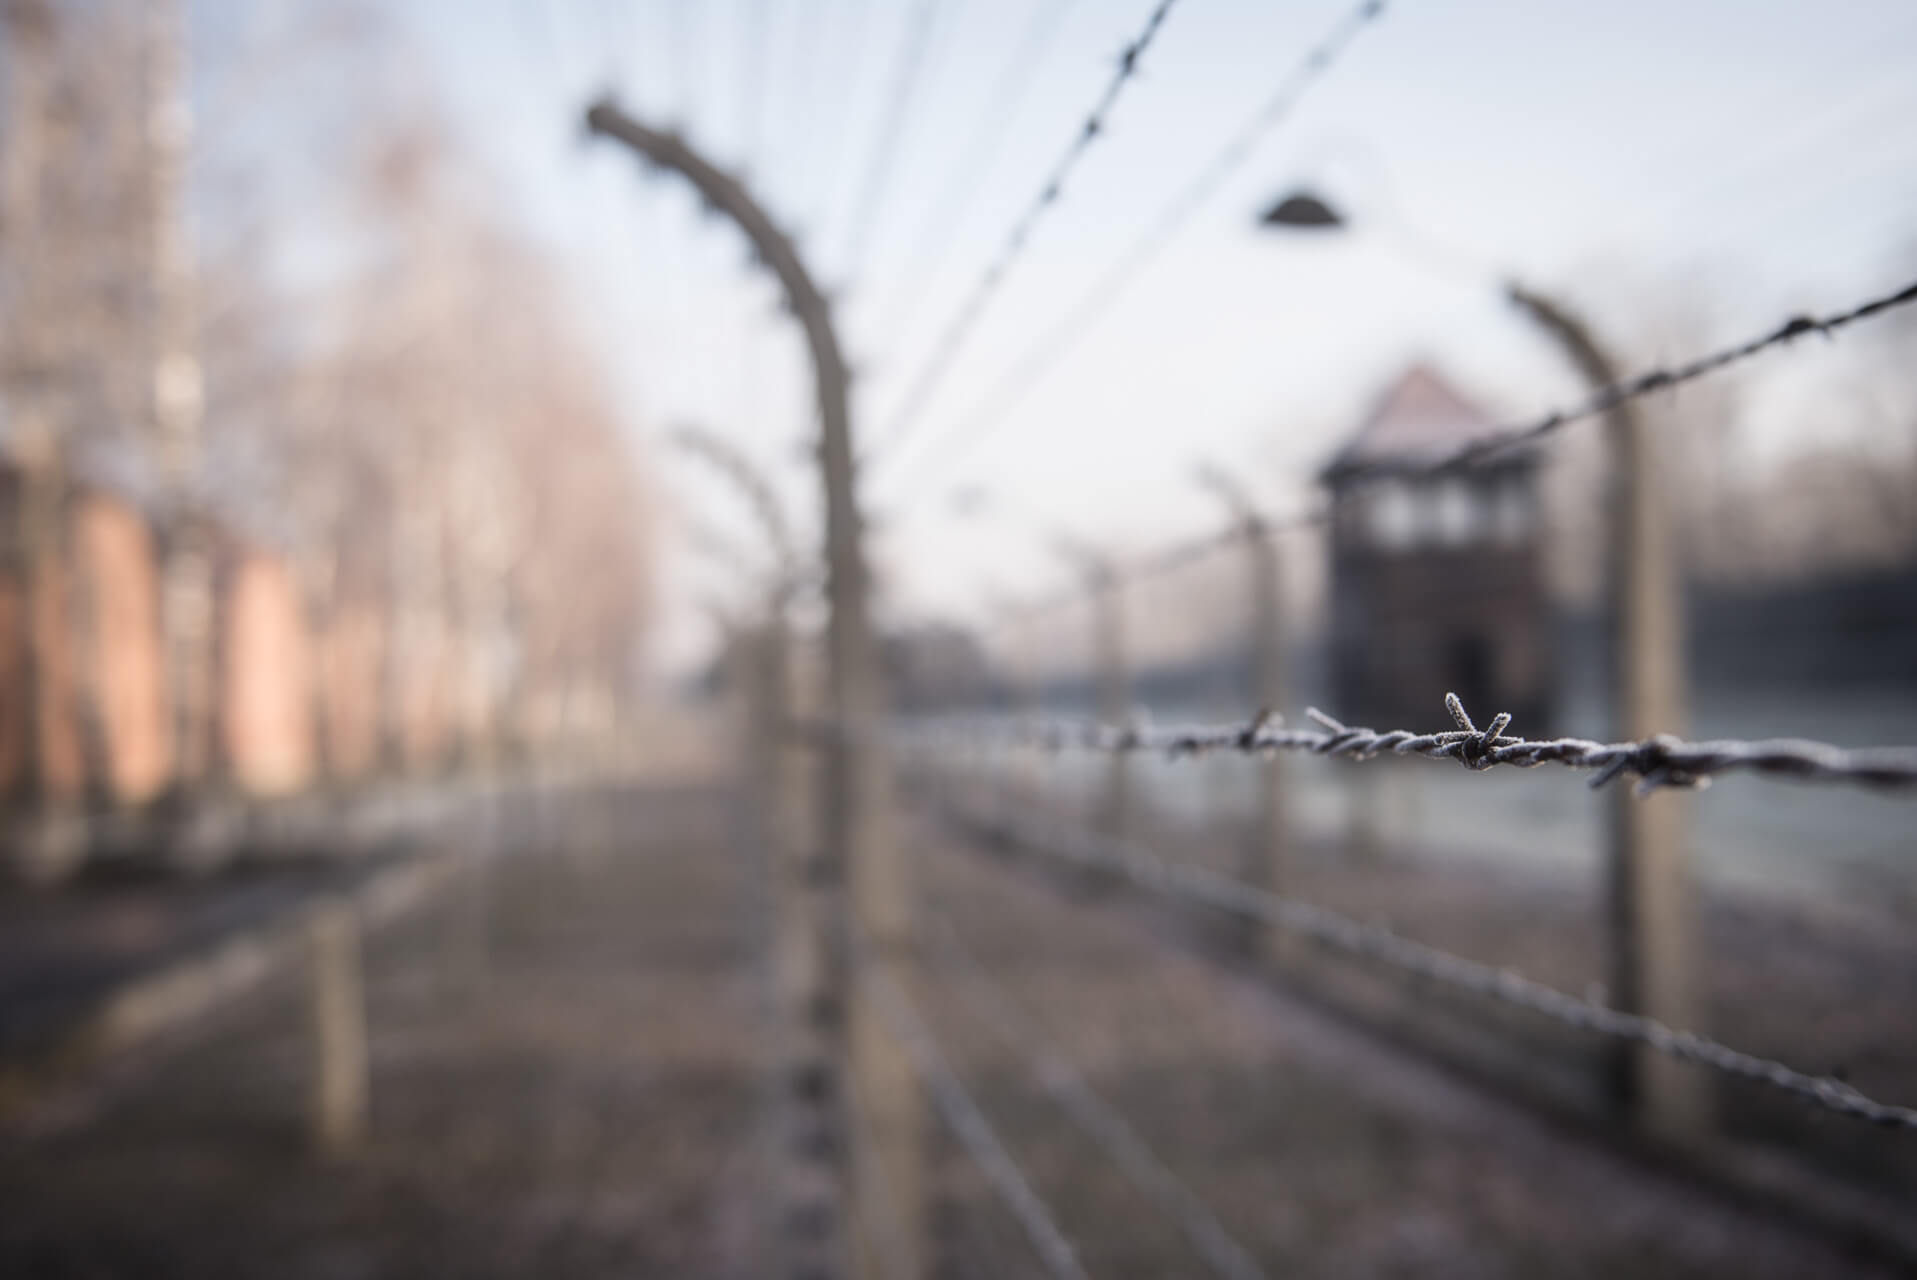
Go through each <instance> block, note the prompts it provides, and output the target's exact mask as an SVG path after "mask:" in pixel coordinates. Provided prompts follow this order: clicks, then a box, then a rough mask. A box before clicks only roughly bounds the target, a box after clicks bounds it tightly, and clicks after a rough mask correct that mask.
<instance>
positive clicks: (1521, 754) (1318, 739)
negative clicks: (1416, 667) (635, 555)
mask: <svg viewBox="0 0 1917 1280" xmlns="http://www.w3.org/2000/svg"><path fill="white" fill-rule="evenodd" d="M1444 705H1445V709H1446V710H1447V711H1449V712H1450V713H1451V718H1452V720H1453V722H1454V723H1455V724H1456V725H1457V728H1455V729H1447V730H1442V731H1440V732H1437V733H1414V732H1412V731H1411V730H1409V729H1388V730H1383V731H1380V730H1377V729H1365V728H1358V727H1354V726H1350V725H1346V724H1344V723H1343V722H1341V721H1338V720H1334V719H1332V718H1331V717H1330V716H1328V715H1326V714H1325V713H1324V712H1322V711H1320V710H1318V709H1317V708H1316V707H1312V708H1309V709H1307V710H1306V712H1305V714H1306V715H1307V716H1309V717H1310V718H1311V719H1312V720H1313V721H1314V722H1315V723H1316V724H1317V725H1318V726H1319V727H1318V728H1316V729H1286V728H1283V727H1275V726H1278V720H1277V717H1275V716H1272V715H1270V714H1268V713H1261V714H1260V715H1258V716H1255V717H1253V718H1252V719H1251V720H1249V721H1247V722H1245V723H1243V724H1221V725H1186V726H1172V727H1165V728H1160V727H1157V726H1154V725H1149V724H1147V725H1124V726H1114V725H1106V724H1099V723H1096V722H1090V721H1087V722H1082V723H1074V722H1066V721H1053V722H1044V723H1032V724H1024V725H1012V726H1005V727H999V728H976V727H957V726H950V725H942V726H926V727H924V728H922V729H918V730H914V731H913V732H911V733H910V734H909V735H908V740H910V741H913V742H919V741H924V742H927V743H930V744H932V745H939V746H943V745H950V744H957V745H975V744H991V743H1001V744H1004V745H1014V746H1032V747H1039V748H1042V749H1044V750H1048V751H1067V750H1083V751H1097V752H1120V753H1127V752H1144V753H1147V754H1158V755H1164V756H1167V757H1172V758H1176V757H1179V756H1195V755H1205V754H1207V753H1210V752H1217V751H1226V752H1240V753H1243V754H1248V755H1264V754H1267V753H1269V752H1273V751H1309V752H1311V753H1312V754H1314V755H1321V756H1336V757H1340V758H1344V759H1350V760H1370V759H1373V758H1375V757H1377V756H1379V755H1384V754H1387V753H1389V754H1391V755H1401V756H1405V755H1409V756H1423V757H1424V758H1426V759H1428V760H1455V761H1457V762H1458V763H1459V764H1462V765H1463V766H1464V767H1465V768H1467V769H1471V770H1484V769H1490V768H1493V767H1495V766H1498V765H1510V766H1512V767H1514V768H1519V769H1534V768H1536V767H1538V766H1539V765H1544V764H1558V765H1564V766H1566V767H1568V768H1572V769H1592V770H1596V775H1595V776H1594V777H1593V778H1592V779H1591V786H1592V787H1593V788H1596V787H1602V786H1604V785H1605V784H1606V783H1608V782H1611V781H1612V780H1614V779H1616V778H1619V777H1621V776H1624V775H1626V774H1628V775H1630V776H1632V777H1635V778H1636V779H1637V787H1636V789H1637V792H1638V794H1640V795H1644V794H1648V793H1649V792H1651V791H1655V790H1657V789H1658V788H1660V787H1688V788H1699V787H1703V786H1706V785H1708V784H1709V782H1710V780H1711V779H1712V778H1713V777H1715V776H1716V775H1718V774H1725V773H1752V774H1756V775H1757V776H1759V777H1763V778H1787V779H1791V780H1793V781H1797V782H1822V783H1851V784H1856V785H1860V786H1865V787H1876V788H1881V789H1885V790H1910V789H1914V788H1917V747H1838V746H1832V745H1831V744H1830V743H1827V742H1812V741H1810V740H1808V739H1803V738H1767V739H1761V740H1757V741H1746V740H1742V739H1734V738H1722V739H1714V740H1711V741H1706V742H1686V741H1684V740H1683V739H1681V738H1676V737H1673V736H1671V735H1669V734H1659V735H1657V736H1655V737H1651V738H1646V739H1644V740H1643V741H1641V742H1610V743H1606V742H1595V741H1592V740H1591V739H1588V738H1536V739H1533V738H1523V737H1518V736H1516V735H1512V734H1507V733H1505V729H1506V728H1508V727H1509V726H1510V723H1511V716H1510V714H1509V713H1508V712H1501V713H1500V714H1498V715H1497V716H1495V717H1493V718H1492V720H1491V722H1490V723H1489V724H1488V725H1487V726H1485V728H1484V729H1482V730H1480V729H1479V728H1478V727H1477V726H1476V725H1475V724H1473V723H1472V720H1471V717H1470V715H1469V714H1468V713H1467V712H1466V711H1465V709H1464V704H1463V703H1462V702H1461V701H1459V699H1458V695H1457V694H1455V693H1447V694H1445V695H1444Z"/></svg>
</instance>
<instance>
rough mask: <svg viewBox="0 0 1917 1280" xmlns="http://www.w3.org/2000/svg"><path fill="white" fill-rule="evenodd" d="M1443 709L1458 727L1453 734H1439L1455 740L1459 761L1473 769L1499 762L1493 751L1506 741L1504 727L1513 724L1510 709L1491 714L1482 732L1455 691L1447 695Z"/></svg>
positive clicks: (1484, 767) (1451, 741) (1443, 737)
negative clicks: (1449, 714)
mask: <svg viewBox="0 0 1917 1280" xmlns="http://www.w3.org/2000/svg"><path fill="white" fill-rule="evenodd" d="M1444 709H1445V710H1446V711H1449V712H1450V713H1451V719H1452V721H1453V723H1455V724H1456V725H1457V726H1458V731H1457V732H1456V733H1452V734H1440V735H1439V737H1440V738H1441V739H1445V738H1448V739H1450V743H1451V744H1455V745H1456V747H1457V750H1456V752H1455V754H1456V756H1457V759H1458V763H1459V764H1462V765H1463V766H1464V767H1465V768H1467V769H1471V770H1474V771H1476V770H1481V769H1489V768H1490V767H1491V766H1492V765H1494V764H1496V763H1498V761H1497V758H1496V755H1495V754H1494V753H1495V752H1496V751H1497V749H1498V748H1499V747H1500V746H1504V745H1507V744H1505V743H1504V742H1503V741H1502V739H1503V737H1504V731H1505V730H1506V729H1508V728H1509V727H1510V726H1511V713H1510V712H1509V711H1500V712H1498V714H1497V715H1495V716H1493V717H1491V723H1490V724H1488V725H1486V726H1485V728H1484V730H1483V731H1482V732H1480V731H1479V729H1478V726H1477V725H1475V724H1473V723H1472V722H1471V713H1470V712H1468V711H1466V710H1465V709H1464V701H1463V699H1461V698H1459V697H1458V695H1457V694H1455V693H1447V694H1445V695H1444Z"/></svg>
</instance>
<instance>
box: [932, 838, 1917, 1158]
mask: <svg viewBox="0 0 1917 1280" xmlns="http://www.w3.org/2000/svg"><path fill="white" fill-rule="evenodd" d="M944 813H945V815H946V816H947V817H948V818H949V819H951V820H953V821H955V822H956V823H957V824H958V825H960V826H962V827H964V828H967V829H969V830H970V831H972V832H973V833H974V834H976V835H979V836H983V837H987V838H991V839H995V840H999V841H1003V842H1006V843H1009V844H1011V845H1013V846H1015V847H1017V848H1019V849H1021V850H1024V851H1026V852H1029V853H1033V854H1036V855H1039V856H1042V857H1051V858H1054V859H1057V860H1060V861H1064V862H1069V863H1072V864H1075V865H1077V866H1081V867H1086V866H1089V867H1093V868H1097V869H1101V870H1104V871H1108V872H1115V873H1117V874H1118V875H1120V876H1122V877H1123V878H1125V879H1127V880H1130V881H1131V882H1132V883H1133V884H1136V885H1137V886H1138V887H1140V888H1141V889H1145V890H1147V891H1149V892H1153V893H1158V894H1163V895H1165V896H1168V897H1175V898H1179V899H1181V900H1184V901H1187V902H1191V903H1195V904H1197V905H1199V906H1204V907H1209V908H1212V909H1214V910H1219V911H1224V912H1227V913H1229V914H1232V915H1236V916H1239V917H1242V918H1245V919H1249V920H1252V921H1255V922H1258V923H1261V924H1265V925H1269V926H1271V927H1273V928H1277V929H1282V930H1286V931H1288V932H1290V933H1294V934H1298V935H1300V936H1302V937H1306V938H1309V939H1311V940H1312V941H1314V942H1316V943H1317V944H1319V945H1321V946H1325V947H1329V948H1331V949H1333V950H1337V951H1342V952H1345V953H1347V954H1349V955H1353V956H1356V957H1359V958H1361V959H1364V960H1367V961H1371V962H1373V963H1376V964H1379V965H1382V966H1384V967H1386V968H1390V969H1396V970H1398V971H1399V972H1401V973H1405V974H1409V975H1411V976H1413V977H1417V978H1422V979H1427V980H1429V981H1432V982H1437V983H1441V984H1443V985H1444V986H1448V987H1452V988H1455V989H1457V990H1460V991H1466V992H1469V993H1471V994H1473V995H1477V996H1482V997H1484V998H1487V999H1490V1000H1495V1001H1498V1002H1499V1003H1501V1004H1506V1005H1511V1006H1513V1007H1515V1008H1519V1009H1523V1010H1525V1011H1527V1012H1529V1013H1532V1014H1536V1015H1538V1016H1540V1017H1544V1018H1548V1019H1550V1020H1552V1021H1554V1022H1557V1023H1560V1024H1562V1025H1564V1026H1567V1027H1572V1028H1574V1029H1576V1030H1579V1031H1585V1032H1589V1033H1591V1034H1594V1035H1599V1036H1603V1037H1606V1038H1607V1039H1612V1040H1619V1041H1624V1042H1628V1043H1632V1044H1640V1045H1643V1046H1645V1047H1646V1048H1648V1049H1651V1050H1653V1051H1654V1052H1657V1053H1661V1054H1664V1055H1666V1056H1668V1057H1671V1058H1676V1059H1678V1060H1680V1061H1684V1062H1693V1063H1696V1064H1698V1065H1699V1066H1702V1067H1705V1068H1708V1069H1710V1070H1712V1071H1717V1072H1719V1073H1721V1074H1723V1075H1727V1076H1733V1077H1736V1078H1738V1079H1741V1080H1749V1081H1752V1082H1754V1083H1757V1084H1762V1085H1768V1086H1769V1087H1771V1088H1773V1089H1778V1090H1781V1091H1782V1092H1784V1093H1787V1094H1790V1095H1791V1096H1793V1097H1795V1098H1798V1099H1799V1100H1801V1101H1803V1102H1806V1103H1809V1104H1811V1105H1813V1106H1816V1107H1820V1108H1822V1109H1824V1110H1827V1111H1832V1112H1836V1113H1838V1114H1840V1115H1846V1116H1850V1117H1852V1118H1854V1119H1858V1120H1865V1121H1868V1122H1870V1123H1871V1124H1875V1125H1879V1126H1882V1127H1884V1128H1889V1129H1898V1130H1902V1131H1904V1132H1917V1108H1912V1107H1903V1106H1896V1105H1893V1104H1890V1103H1885V1102H1879V1101H1877V1100H1876V1099H1874V1098H1871V1097H1869V1096H1867V1095H1866V1094H1864V1093H1862V1092H1860V1091H1859V1090H1857V1089H1855V1088H1853V1087H1852V1086H1850V1085H1848V1084H1846V1083H1844V1082H1843V1081H1842V1080H1837V1079H1833V1078H1832V1077H1829V1076H1813V1075H1809V1074H1807V1073H1805V1072H1802V1071H1798V1070H1796V1069H1795V1068H1793V1067H1790V1066H1788V1065H1786V1064H1785V1063H1782V1062H1778V1061H1775V1060H1774V1059H1770V1058H1760V1057H1757V1056H1756V1055H1754V1054H1749V1053H1744V1052H1742V1051H1740V1050H1737V1049H1733V1048H1731V1047H1729V1046H1728V1045H1725V1044H1721V1043H1719V1042H1718V1041H1716V1040H1712V1039H1711V1038H1709V1037H1708V1036H1702V1035H1699V1034H1697V1033H1696V1032H1693V1031H1679V1030H1676V1029H1674V1028H1672V1027H1668V1026H1666V1025H1665V1024H1663V1023H1661V1022H1658V1021H1657V1020H1655V1019H1653V1018H1647V1017H1645V1016H1643V1015H1642V1014H1635V1013H1625V1012H1622V1011H1620V1010H1617V1009H1612V1008H1609V1007H1607V1006H1605V1005H1601V1004H1597V1003H1595V1002H1593V1001H1590V1000H1585V999H1581V998H1579V997H1577V996H1573V995H1569V994H1567V993H1565V992H1562V991H1559V990H1558V989H1556V988H1555V987H1548V986H1545V985H1544V984H1543V983H1541V982H1536V981H1533V980H1532V979H1530V978H1526V977H1524V976H1523V975H1522V974H1518V973H1514V972H1513V971H1511V970H1509V969H1500V968H1496V967H1494V966H1492V965H1488V964H1482V963H1480V962H1478V961H1476V960H1467V959H1465V958H1464V957H1463V956H1459V955H1454V954H1453V953H1451V952H1449V951H1441V950H1439V949H1438V948H1436V947H1432V946H1427V945H1425V944H1424V943H1422V942H1413V941H1412V940H1411V939H1409V938H1403V937H1400V936H1399V935H1397V934H1395V933H1393V932H1391V931H1390V930H1389V929H1386V928H1383V927H1381V926H1379V925H1375V924H1366V923H1364V922H1362V921H1358V920H1354V919H1352V918H1351V917H1349V916H1346V915H1341V914H1339V913H1338V912H1336V911H1332V910H1330V909H1328V908H1325V907H1320V906H1317V905H1315V904H1312V903H1308V902H1301V901H1299V900H1297V899H1295V898H1287V897H1282V896H1280V895H1278V894H1275V893H1271V892H1268V891H1266V890H1263V889H1259V888H1255V887H1253V886H1252V885H1248V884H1245V883H1243V882H1241V881H1238V880H1233V879H1232V878H1230V877H1229V876H1225V875H1221V874H1220V873H1218V872H1215V871H1209V870H1206V869H1205V868H1203V867H1199V866H1194V865H1192V864H1190V863H1183V862H1179V863H1174V862H1169V861H1166V860H1164V859H1162V858H1159V857H1157V856H1155V855H1153V854H1151V853H1149V852H1147V851H1145V850H1143V849H1140V848H1137V847H1135V846H1131V845H1126V844H1121V843H1120V842H1118V841H1115V840H1112V839H1111V838H1109V837H1107V836H1103V835H1099V834H1096V833H1094V832H1091V831H1087V830H1084V829H1082V828H1078V827H1074V826H1067V825H1064V824H1047V825H1046V826H1044V827H1043V828H1039V827H1037V826H1035V825H1033V824H1027V823H1020V822H1018V821H1016V820H1014V819H1010V818H1007V817H1005V816H1002V815H997V816H993V817H989V818H987V817H982V816H979V815H976V814H968V813H964V812H962V811H960V810H959V809H957V808H956V807H954V806H948V807H946V808H945V810H944Z"/></svg>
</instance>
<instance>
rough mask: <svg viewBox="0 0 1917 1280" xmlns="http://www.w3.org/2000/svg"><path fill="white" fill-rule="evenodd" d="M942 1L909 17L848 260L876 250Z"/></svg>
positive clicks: (926, 2)
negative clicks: (875, 236)
mask: <svg viewBox="0 0 1917 1280" xmlns="http://www.w3.org/2000/svg"><path fill="white" fill-rule="evenodd" d="M938 10H939V0H919V4H918V6H917V7H916V8H914V9H913V10H912V14H911V16H910V17H909V18H908V19H907V20H906V21H907V26H906V32H905V43H904V44H903V45H902V46H901V48H900V50H899V60H898V65H897V67H896V71H895V74H894V76H893V79H892V85H891V94H890V97H889V100H888V101H887V103H886V108H885V112H884V114H883V116H882V117H881V119H880V121H879V136H878V139H877V142H876V144H875V145H874V147H873V149H872V158H871V162H870V164H869V165H868V167H867V168H866V171H865V184H864V186H863V187H862V188H861V190H860V193H859V199H858V202H857V203H856V204H855V205H854V206H853V209H852V214H851V217H850V218H849V219H848V220H847V223H846V237H845V258H846V260H847V261H850V260H851V258H852V257H853V255H855V254H857V253H860V252H861V251H863V252H864V253H865V254H867V255H868V256H869V255H870V254H871V252H872V244H871V237H872V228H873V227H874V225H876V224H877V222H878V219H879V215H880V214H881V213H883V212H884V210H885V205H886V202H887V201H886V197H887V196H888V195H889V194H890V187H891V181H890V179H891V177H892V173H893V170H894V169H896V168H897V167H898V158H899V144H900V143H901V142H902V141H903V140H904V138H905V131H906V128H907V126H908V125H909V124H910V123H911V121H912V108H913V104H914V103H915V102H916V101H917V97H918V88H919V83H920V81H921V80H922V79H923V76H924V69H925V53H926V50H927V49H929V48H930V47H931V45H932V31H933V28H934V27H936V26H937V24H938Z"/></svg>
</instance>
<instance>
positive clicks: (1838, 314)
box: [1337, 281, 1917, 480]
mask: <svg viewBox="0 0 1917 1280" xmlns="http://www.w3.org/2000/svg"><path fill="white" fill-rule="evenodd" d="M1913 302H1917V281H1912V282H1911V283H1910V284H1907V285H1905V286H1903V287H1902V288H1900V289H1896V290H1894V291H1892V292H1890V293H1885V294H1881V295H1879V296H1877V297H1874V298H1869V299H1866V300H1865V301H1863V302H1860V303H1858V304H1857V305H1855V306H1853V307H1850V308H1847V309H1845V310H1841V311H1833V312H1831V313H1829V314H1828V315H1822V316H1818V315H1810V314H1798V315H1794V316H1791V317H1789V318H1788V319H1786V320H1785V321H1784V322H1783V323H1781V324H1779V325H1777V326H1776V327H1775V328H1772V329H1769V330H1766V331H1765V332H1764V333H1761V334H1759V335H1758V336H1756V337H1754V338H1748V339H1746V340H1744V341H1742V342H1738V343H1734V344H1733V345H1731V346H1728V347H1725V348H1722V349H1721V350H1718V351H1713V352H1711V353H1709V354H1708V355H1702V356H1698V357H1697V358H1696V359H1693V360H1688V361H1686V362H1684V363H1683V364H1677V365H1667V366H1664V367H1662V368H1656V369H1649V370H1646V371H1645V372H1643V373H1640V374H1638V375H1637V376H1636V377H1633V378H1626V379H1624V380H1623V381H1621V382H1614V383H1612V384H1611V385H1610V386H1608V387H1603V388H1600V389H1599V390H1597V391H1594V392H1592V393H1591V394H1590V395H1589V396H1587V397H1586V398H1585V399H1583V400H1581V401H1579V402H1578V403H1576V404H1574V405H1571V406H1570V407H1568V408H1564V409H1558V410H1554V411H1553V412H1550V413H1547V414H1545V415H1544V416H1542V417H1540V418H1537V419H1535V420H1533V421H1531V422H1525V423H1518V424H1516V425H1513V426H1508V427H1503V428H1499V429H1498V430H1496V431H1492V432H1488V433H1487V434H1485V435H1482V436H1480V437H1478V438H1477V439H1475V440H1471V441H1467V442H1466V443H1464V444H1462V445H1459V446H1456V447H1454V448H1450V449H1445V450H1442V451H1440V452H1436V453H1428V454H1425V455H1424V456H1422V457H1411V458H1388V459H1387V458H1380V459H1377V460H1376V461H1372V462H1356V463H1349V464H1346V465H1344V466H1342V467H1340V468H1338V471H1337V475H1338V478H1339V479H1341V480H1343V479H1354V478H1366V477H1372V476H1383V475H1436V474H1440V473H1443V472H1448V471H1458V470H1464V469H1467V468H1469V467H1472V466H1474V465H1476V464H1478V463H1481V462H1484V461H1486V460H1487V459H1489V458H1493V457H1496V456H1497V455H1499V454H1503V453H1508V452H1510V451H1511V450H1513V449H1516V448H1520V447H1522V446H1524V445H1527V444H1532V443H1535V442H1536V441H1538V440H1541V439H1543V438H1544V437H1546V436H1549V435H1552V434H1554V433H1556V432H1558V431H1561V430H1563V429H1564V428H1565V427H1568V426H1570V425H1571V424H1572V423H1574V422H1582V421H1584V420H1585V419H1587V418H1596V417H1600V416H1602V415H1604V414H1606V413H1609V412H1610V411H1611V410H1612V409H1615V408H1617V407H1618V406H1619V405H1621V404H1625V403H1627V402H1629V401H1632V400H1636V399H1638V398H1639V397H1640V396H1646V395H1649V394H1651V393H1652V392H1653V391H1666V390H1669V389H1670V388H1672V387H1679V386H1682V385H1684V384H1685V383H1687V382H1693V381H1696V380H1697V379H1699V378H1702V377H1704V376H1705V375H1707V374H1711V373H1716V372H1718V371H1719V370H1721V369H1725V368H1728V367H1730V366H1731V365H1734V364H1741V363H1743V362H1744V361H1746V360H1749V359H1750V358H1751V357H1753V356H1756V355H1759V354H1761V353H1763V352H1765V351H1768V350H1770V349H1771V348H1772V347H1782V346H1788V345H1789V344H1791V343H1793V342H1795V341H1796V340H1797V339H1799V338H1802V337H1804V336H1805V335H1807V334H1820V335H1822V336H1823V337H1826V338H1828V337H1831V336H1833V335H1834V334H1836V333H1837V332H1838V331H1839V330H1841V329H1844V328H1847V327H1849V326H1850V325H1853V324H1855V323H1857V322H1858V321H1859V320H1868V319H1869V318H1871V317H1872V316H1876V315H1880V314H1882V313H1884V312H1887V311H1894V310H1896V309H1897V308H1899V307H1904V306H1908V305H1910V304H1911V303H1913Z"/></svg>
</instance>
